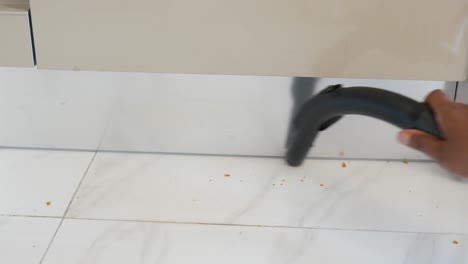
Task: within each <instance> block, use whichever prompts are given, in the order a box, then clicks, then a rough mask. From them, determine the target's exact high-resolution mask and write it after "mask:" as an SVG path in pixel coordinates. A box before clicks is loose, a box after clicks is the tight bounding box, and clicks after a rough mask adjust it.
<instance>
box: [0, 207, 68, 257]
mask: <svg viewBox="0 0 468 264" xmlns="http://www.w3.org/2000/svg"><path fill="white" fill-rule="evenodd" d="M59 222H60V219H52V218H39V217H8V216H0V252H1V253H0V263H8V264H38V263H39V261H40V260H41V257H42V255H43V254H44V252H45V250H46V248H47V246H48V245H49V242H50V240H51V239H52V236H53V234H54V233H55V230H56V229H57V226H58V224H59Z"/></svg>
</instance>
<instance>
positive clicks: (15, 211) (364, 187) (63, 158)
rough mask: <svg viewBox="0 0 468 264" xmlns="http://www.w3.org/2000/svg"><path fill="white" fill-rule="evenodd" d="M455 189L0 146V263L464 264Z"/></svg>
mask: <svg viewBox="0 0 468 264" xmlns="http://www.w3.org/2000/svg"><path fill="white" fill-rule="evenodd" d="M467 190H468V185H467V183H466V182H465V181H464V180H461V179H459V178H456V177H454V176H452V175H450V174H449V173H447V172H446V171H444V170H443V169H441V168H439V167H438V166H437V165H436V164H435V163H432V162H402V161H391V162H386V161H357V160H319V159H312V160H307V161H306V162H305V163H304V165H303V166H302V167H300V168H291V167H288V166H286V165H285V163H284V162H283V160H281V159H277V158H255V157H226V156H200V155H162V154H128V153H126V154H125V153H93V152H69V151H44V150H41V151H39V150H12V149H0V198H1V199H0V263H9V264H23V263H24V264H59V263H60V264H62V263H70V264H75V263H76V264H78V263H80V264H81V263H85V264H86V263H97V264H107V263H112V264H114V263H116V264H120V263H137V264H139V263H143V264H146V263H158V264H159V263H170V264H172V263H331V264H334V263H360V264H365V263H392V264H393V263H468V228H467V227H466V224H465V223H467V222H468V221H467V220H468V204H467V203H466V201H467V198H468V191H467ZM48 202H50V204H49V203H48Z"/></svg>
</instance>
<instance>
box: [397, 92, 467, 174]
mask: <svg viewBox="0 0 468 264" xmlns="http://www.w3.org/2000/svg"><path fill="white" fill-rule="evenodd" d="M426 102H427V103H428V104H429V105H430V106H431V107H432V110H433V111H434V114H435V118H436V121H437V123H438V124H439V128H440V129H441V131H442V133H443V134H444V136H445V140H439V139H438V138H436V137H434V136H432V135H430V134H427V133H425V132H422V131H419V130H412V129H406V130H402V131H401V132H400V133H399V134H398V140H399V141H400V142H401V143H402V144H404V145H407V146H409V147H411V148H414V149H416V150H419V151H422V152H424V153H426V154H427V155H428V156H429V157H431V158H433V159H434V160H435V161H437V162H438V163H439V164H440V165H442V166H443V167H445V168H446V169H448V170H449V171H451V172H453V173H455V174H458V175H460V176H464V177H468V105H465V104H460V103H454V102H452V101H450V100H449V99H448V98H447V96H446V95H445V94H444V93H443V92H442V91H440V90H436V91H433V92H432V93H431V94H429V96H428V97H427V98H426Z"/></svg>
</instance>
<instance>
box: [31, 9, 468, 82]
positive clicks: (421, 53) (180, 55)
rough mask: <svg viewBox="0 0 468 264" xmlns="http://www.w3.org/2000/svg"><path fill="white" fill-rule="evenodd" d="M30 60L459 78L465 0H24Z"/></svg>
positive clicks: (465, 44)
mask: <svg viewBox="0 0 468 264" xmlns="http://www.w3.org/2000/svg"><path fill="white" fill-rule="evenodd" d="M31 5H32V6H31V8H32V17H33V26H34V31H35V38H36V47H37V59H38V67H39V68H42V69H75V70H80V69H81V70H104V71H143V72H173V73H205V74H242V75H273V76H314V77H351V78H384V79H419V80H466V79H467V77H468V53H467V51H468V36H467V35H468V26H467V25H468V1H466V0H447V1H441V0H412V1H407V0H394V1H388V0H358V1H349V0H331V1H330V0H288V1H285V0H197V1H194V0H99V1H95V0H80V1H63V0H31Z"/></svg>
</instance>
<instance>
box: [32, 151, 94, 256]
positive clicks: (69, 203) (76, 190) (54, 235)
mask: <svg viewBox="0 0 468 264" xmlns="http://www.w3.org/2000/svg"><path fill="white" fill-rule="evenodd" d="M96 155H97V152H94V154H93V157H92V158H91V160H90V161H89V163H88V167H86V170H85V171H84V173H83V177H81V180H80V182H79V183H78V186H77V187H76V189H75V192H74V193H73V195H72V197H71V199H70V201H69V202H68V205H67V208H66V209H65V212H64V213H63V216H62V217H61V218H60V223H59V224H58V226H57V229H56V230H55V232H54V234H53V235H52V238H51V239H50V241H49V244H48V245H47V248H46V250H45V251H44V254H43V255H42V257H41V260H40V261H39V264H42V263H43V262H44V259H45V257H46V256H47V253H48V252H49V249H50V247H51V246H52V244H53V242H54V240H55V237H56V236H57V234H58V232H59V230H60V227H62V223H63V221H64V220H65V219H66V218H65V216H66V215H67V213H68V210H69V209H70V207H71V204H72V202H73V199H75V196H76V194H77V193H78V190H79V189H80V186H81V184H82V183H83V181H84V179H85V177H86V175H87V174H88V171H89V169H90V168H91V165H92V164H93V162H94V159H95V158H96Z"/></svg>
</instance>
